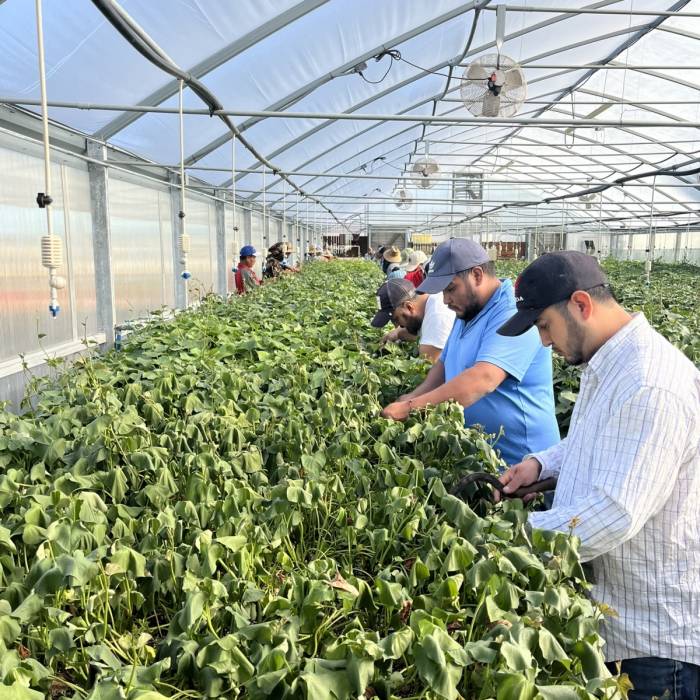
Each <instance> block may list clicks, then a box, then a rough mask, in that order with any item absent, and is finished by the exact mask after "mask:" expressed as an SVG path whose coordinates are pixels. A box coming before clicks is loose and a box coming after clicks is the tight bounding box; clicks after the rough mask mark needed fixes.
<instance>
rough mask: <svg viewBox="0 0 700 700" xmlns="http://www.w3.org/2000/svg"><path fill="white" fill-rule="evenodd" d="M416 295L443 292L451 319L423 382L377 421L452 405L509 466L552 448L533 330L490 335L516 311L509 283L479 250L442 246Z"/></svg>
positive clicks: (545, 385)
mask: <svg viewBox="0 0 700 700" xmlns="http://www.w3.org/2000/svg"><path fill="white" fill-rule="evenodd" d="M417 291H418V292H423V293H427V294H439V293H440V292H442V294H443V300H444V302H445V304H447V306H448V308H450V309H451V310H452V311H454V312H455V314H456V317H457V320H456V321H455V323H454V326H453V328H452V331H451V333H450V336H449V338H448V340H447V343H446V345H445V347H444V349H443V351H442V353H441V355H440V358H439V359H438V361H437V362H436V363H435V364H434V365H433V367H432V368H431V369H430V372H428V375H427V376H426V378H425V380H424V381H423V382H422V384H420V385H419V386H418V387H417V388H416V389H414V390H413V391H412V392H410V393H409V394H406V395H405V396H402V397H400V398H399V399H398V401H396V402H394V403H392V404H389V405H388V406H387V407H386V408H385V409H384V410H383V412H382V415H384V416H385V417H386V418H393V419H394V420H404V419H405V418H406V417H407V416H408V414H409V413H410V412H411V411H413V410H415V409H417V408H423V407H424V406H428V405H436V404H439V403H442V402H444V401H457V402H458V403H460V404H461V405H462V406H464V420H465V424H466V425H480V426H482V427H483V429H484V430H485V432H487V433H490V434H493V435H497V436H498V435H499V434H500V433H501V432H503V434H502V435H500V437H499V438H498V441H497V445H496V447H497V448H498V449H499V450H500V452H501V456H502V457H503V459H504V460H506V462H507V463H508V464H514V463H516V462H519V461H520V460H521V459H522V457H523V455H525V454H527V453H528V452H535V451H538V450H543V449H546V448H547V447H550V446H551V445H553V444H555V443H556V442H558V440H559V428H558V427H557V422H556V419H555V416H554V391H553V387H552V357H551V351H550V350H549V349H546V348H543V347H542V345H541V344H540V342H539V338H538V336H537V332H536V331H535V330H534V329H532V330H531V331H530V332H528V333H525V334H523V335H522V336H519V337H517V338H505V337H503V336H501V335H498V333H497V332H496V331H497V330H498V328H500V326H501V325H503V323H504V322H505V321H506V320H507V319H508V318H509V317H510V316H511V315H512V313H513V311H514V310H515V298H514V296H513V285H512V283H511V282H510V281H509V280H499V279H498V277H496V273H495V268H494V264H493V262H491V261H490V260H489V256H488V253H487V252H486V250H485V249H484V248H482V247H481V246H480V245H479V244H478V243H475V242H474V241H471V240H466V239H463V238H453V239H450V240H449V241H445V242H444V243H442V244H440V245H439V246H438V247H437V248H436V249H435V253H434V254H433V257H432V260H431V264H430V271H429V273H428V277H427V278H426V279H425V281H424V282H423V283H422V284H421V286H420V287H418V290H417ZM535 445H539V447H533V446H535Z"/></svg>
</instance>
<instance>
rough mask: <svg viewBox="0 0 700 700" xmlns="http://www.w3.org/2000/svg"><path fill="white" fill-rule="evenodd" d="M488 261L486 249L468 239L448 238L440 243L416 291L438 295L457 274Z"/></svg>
mask: <svg viewBox="0 0 700 700" xmlns="http://www.w3.org/2000/svg"><path fill="white" fill-rule="evenodd" d="M488 261H489V254H488V253H487V252H486V249H485V248H483V247H482V246H480V245H479V244H478V243H477V242H476V241H472V240H470V239H469V238H450V240H449V241H445V242H444V243H441V244H440V245H439V246H438V247H437V248H436V249H435V252H434V253H433V257H432V258H431V260H430V271H429V272H428V276H427V277H426V278H425V279H424V280H423V282H422V283H421V285H420V287H418V291H419V292H420V293H422V294H438V293H439V292H442V291H443V290H444V289H445V287H447V285H448V284H449V283H450V282H451V281H452V280H453V279H454V276H455V275H456V274H457V273H458V272H464V270H471V268H472V267H477V266H478V265H483V264H484V263H487V262H488Z"/></svg>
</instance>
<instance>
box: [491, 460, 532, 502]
mask: <svg viewBox="0 0 700 700" xmlns="http://www.w3.org/2000/svg"><path fill="white" fill-rule="evenodd" d="M541 471H542V465H541V464H540V463H539V462H538V461H537V460H536V459H535V458H534V457H528V458H527V459H525V460H523V461H522V462H518V464H514V465H513V466H512V467H511V468H510V469H509V470H508V471H507V472H506V473H505V474H503V475H502V476H501V478H500V479H499V481H500V482H501V483H502V484H503V485H504V486H505V489H504V490H505V492H506V493H513V491H517V490H518V489H519V488H520V487H521V486H529V485H530V484H534V483H535V481H537V479H539V476H540V472H541ZM493 496H494V500H495V501H496V502H497V503H498V501H500V500H501V494H500V493H499V492H498V491H497V490H495V489H494V494H493ZM536 496H537V494H536V493H529V494H527V495H526V496H525V497H524V498H523V501H524V502H525V503H527V502H528V501H531V500H532V499H533V498H535V497H536Z"/></svg>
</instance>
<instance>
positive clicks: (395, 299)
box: [372, 279, 455, 362]
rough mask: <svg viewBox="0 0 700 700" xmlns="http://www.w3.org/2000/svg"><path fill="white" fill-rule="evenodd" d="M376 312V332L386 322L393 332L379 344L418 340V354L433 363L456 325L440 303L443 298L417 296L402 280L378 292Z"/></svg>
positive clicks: (407, 283)
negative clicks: (393, 326)
mask: <svg viewBox="0 0 700 700" xmlns="http://www.w3.org/2000/svg"><path fill="white" fill-rule="evenodd" d="M377 301H378V306H379V310H378V311H377V313H376V314H375V316H374V318H373V319H372V325H373V326H374V327H375V328H383V327H384V326H386V324H387V323H389V321H393V322H394V323H395V324H396V328H395V329H394V330H392V331H390V332H389V333H387V334H385V335H384V337H383V338H382V340H381V344H382V345H385V344H386V343H398V342H401V341H413V340H416V339H418V352H419V353H420V354H421V355H423V356H424V357H426V358H427V359H428V360H430V362H435V361H436V360H437V359H438V358H439V357H440V353H441V352H442V349H443V348H444V347H445V343H446V342H447V338H448V337H449V335H450V331H451V330H452V325H453V324H454V321H455V314H454V311H450V310H449V309H448V308H447V306H446V305H445V302H444V301H443V300H442V294H417V293H416V289H415V287H414V286H413V283H412V282H410V281H409V280H405V279H390V280H388V281H387V282H386V283H385V284H383V285H382V286H381V287H380V288H379V290H378V291H377Z"/></svg>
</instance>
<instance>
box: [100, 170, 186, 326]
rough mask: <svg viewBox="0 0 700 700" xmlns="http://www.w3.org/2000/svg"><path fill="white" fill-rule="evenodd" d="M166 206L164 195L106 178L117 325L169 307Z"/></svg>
mask: <svg viewBox="0 0 700 700" xmlns="http://www.w3.org/2000/svg"><path fill="white" fill-rule="evenodd" d="M166 202H167V203H168V204H169V199H168V196H167V193H166V192H160V191H159V190H158V189H155V188H152V187H145V186H143V185H139V184H136V183H135V182H132V181H130V180H124V179H121V178H117V177H114V176H113V175H112V176H111V177H110V179H109V215H110V216H109V218H110V227H111V243H112V275H113V279H114V304H115V311H116V318H117V323H122V322H124V321H128V320H130V319H136V318H143V317H144V316H147V315H148V314H149V312H151V311H154V310H156V309H158V308H160V307H161V306H163V305H172V301H173V292H172V290H173V279H172V237H171V230H170V224H169V219H170V212H169V209H168V210H167V211H166V212H163V210H162V204H165V203H166ZM164 213H165V216H164V215H163V214H164ZM165 220H167V221H168V225H167V226H165V225H164V224H165ZM164 266H165V269H164Z"/></svg>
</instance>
